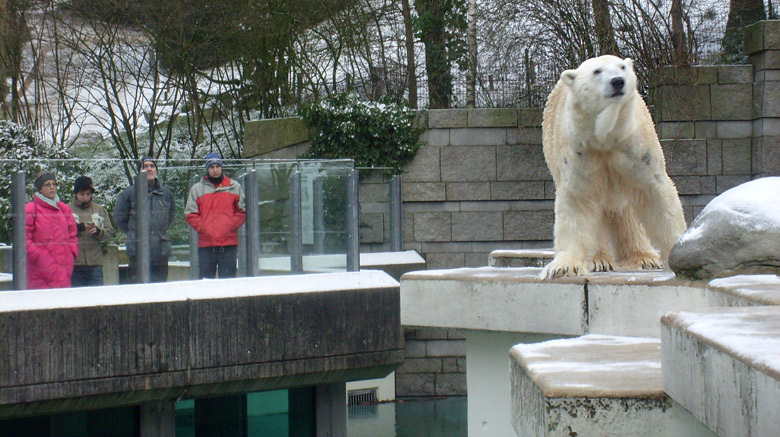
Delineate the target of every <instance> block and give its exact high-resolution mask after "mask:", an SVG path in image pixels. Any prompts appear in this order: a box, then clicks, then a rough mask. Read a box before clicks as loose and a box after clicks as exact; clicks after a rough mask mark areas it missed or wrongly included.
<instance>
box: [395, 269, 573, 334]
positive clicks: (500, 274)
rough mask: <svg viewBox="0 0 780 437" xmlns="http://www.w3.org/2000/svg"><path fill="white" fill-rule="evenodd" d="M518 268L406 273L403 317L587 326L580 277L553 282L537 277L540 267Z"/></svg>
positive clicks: (486, 324) (502, 327) (473, 324)
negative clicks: (546, 281) (578, 278)
mask: <svg viewBox="0 0 780 437" xmlns="http://www.w3.org/2000/svg"><path fill="white" fill-rule="evenodd" d="M526 270H528V271H527V272H526ZM518 273H520V271H519V270H517V269H505V268H502V269H496V268H490V267H483V268H477V269H454V270H427V271H424V272H411V273H407V274H406V275H404V276H403V277H402V278H401V304H402V309H401V317H402V323H403V324H405V325H416V326H421V325H424V326H435V327H451V328H461V329H479V330H487V331H520V332H538V333H554V334H562V335H579V334H582V333H583V332H584V329H585V327H586V325H585V323H586V319H585V313H584V312H583V311H584V308H585V306H584V304H585V294H584V282H583V281H582V280H581V279H580V280H576V279H568V280H564V281H561V282H560V283H556V284H555V286H554V287H551V286H550V284H544V283H541V280H539V279H538V278H537V277H536V274H538V269H522V274H518ZM531 308H545V310H544V311H538V310H531V311H529V309H531Z"/></svg>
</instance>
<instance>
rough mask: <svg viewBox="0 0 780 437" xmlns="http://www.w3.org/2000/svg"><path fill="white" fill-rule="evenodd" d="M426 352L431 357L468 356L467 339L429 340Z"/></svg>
mask: <svg viewBox="0 0 780 437" xmlns="http://www.w3.org/2000/svg"><path fill="white" fill-rule="evenodd" d="M426 354H427V356H429V357H463V356H466V340H428V342H427V344H426Z"/></svg>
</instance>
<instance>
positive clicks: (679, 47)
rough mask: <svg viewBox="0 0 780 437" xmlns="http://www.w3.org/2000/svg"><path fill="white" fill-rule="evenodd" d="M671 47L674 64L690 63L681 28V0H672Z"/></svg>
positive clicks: (686, 42)
mask: <svg viewBox="0 0 780 437" xmlns="http://www.w3.org/2000/svg"><path fill="white" fill-rule="evenodd" d="M671 15H672V47H673V48H674V62H673V63H674V65H679V66H684V65H690V59H689V56H688V39H687V38H686V37H685V30H684V29H683V16H682V15H683V11H682V1H681V0H672V9H671Z"/></svg>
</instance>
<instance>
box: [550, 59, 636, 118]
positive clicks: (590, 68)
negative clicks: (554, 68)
mask: <svg viewBox="0 0 780 437" xmlns="http://www.w3.org/2000/svg"><path fill="white" fill-rule="evenodd" d="M561 81H562V82H563V83H564V84H566V86H568V87H569V89H570V91H571V93H572V94H573V95H574V97H575V98H576V99H577V103H579V105H580V106H581V107H582V108H583V109H585V110H586V111H588V112H592V113H599V112H601V111H602V110H603V109H604V108H606V107H607V106H609V105H610V104H612V103H622V102H624V101H626V100H627V99H630V98H632V97H633V94H634V91H635V90H636V74H635V73H634V63H633V61H632V60H631V59H629V58H626V59H620V58H618V57H617V56H612V55H605V56H599V57H598V58H591V59H588V60H587V61H585V62H583V63H582V64H580V66H579V67H578V68H577V69H576V70H566V71H564V72H563V73H561Z"/></svg>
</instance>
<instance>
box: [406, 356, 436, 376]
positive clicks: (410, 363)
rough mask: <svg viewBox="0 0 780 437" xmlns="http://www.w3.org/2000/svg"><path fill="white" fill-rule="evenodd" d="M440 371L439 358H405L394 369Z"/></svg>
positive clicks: (414, 371)
mask: <svg viewBox="0 0 780 437" xmlns="http://www.w3.org/2000/svg"><path fill="white" fill-rule="evenodd" d="M441 371H442V360H441V358H407V359H405V360H404V363H403V364H402V365H401V367H399V368H398V369H397V370H396V374H399V373H440V372H441Z"/></svg>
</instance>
